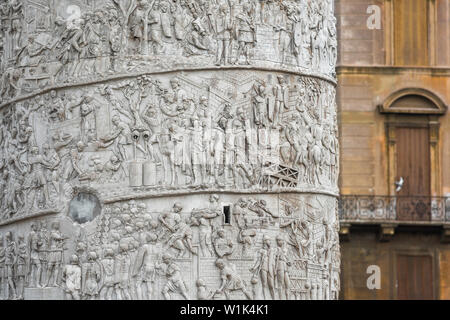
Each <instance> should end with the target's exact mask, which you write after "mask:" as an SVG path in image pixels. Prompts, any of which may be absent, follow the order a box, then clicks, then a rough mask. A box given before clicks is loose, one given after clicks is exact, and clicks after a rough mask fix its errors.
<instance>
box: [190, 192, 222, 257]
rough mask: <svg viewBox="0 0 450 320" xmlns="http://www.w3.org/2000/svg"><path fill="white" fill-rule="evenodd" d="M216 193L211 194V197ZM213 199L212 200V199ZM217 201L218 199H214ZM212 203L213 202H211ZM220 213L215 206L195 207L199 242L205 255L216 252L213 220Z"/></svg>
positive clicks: (194, 212) (193, 212) (193, 211)
mask: <svg viewBox="0 0 450 320" xmlns="http://www.w3.org/2000/svg"><path fill="white" fill-rule="evenodd" d="M212 197H214V195H211V198H212ZM216 197H217V196H216ZM210 201H211V200H210ZM213 201H216V200H213ZM210 203H211V202H210ZM219 215H220V211H218V210H214V208H211V207H210V208H208V209H193V210H192V216H193V217H194V218H195V219H197V225H198V228H199V243H200V250H201V252H202V254H203V256H206V253H207V252H208V253H209V255H210V256H212V255H213V254H214V250H213V245H212V238H211V236H212V229H213V228H214V225H213V226H212V221H213V220H214V219H215V218H217V217H218V216H219Z"/></svg>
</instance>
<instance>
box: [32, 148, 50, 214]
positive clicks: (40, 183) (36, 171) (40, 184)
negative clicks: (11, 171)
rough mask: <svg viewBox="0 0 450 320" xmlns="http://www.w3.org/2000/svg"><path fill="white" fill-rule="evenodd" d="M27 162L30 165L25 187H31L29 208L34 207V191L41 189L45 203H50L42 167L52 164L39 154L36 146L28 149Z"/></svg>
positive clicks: (48, 166)
mask: <svg viewBox="0 0 450 320" xmlns="http://www.w3.org/2000/svg"><path fill="white" fill-rule="evenodd" d="M28 164H29V165H30V174H29V180H28V184H27V186H26V187H28V188H30V189H32V192H31V200H30V199H29V200H28V203H29V205H30V208H33V207H34V201H35V199H36V193H37V192H38V191H39V190H40V189H42V191H43V194H44V199H45V205H47V206H48V205H49V204H50V195H49V192H48V185H47V179H46V178H45V174H44V169H45V168H49V169H50V168H52V165H51V164H50V163H48V162H47V161H46V160H45V159H44V157H43V156H42V155H40V154H39V148H38V147H32V148H31V150H30V156H28Z"/></svg>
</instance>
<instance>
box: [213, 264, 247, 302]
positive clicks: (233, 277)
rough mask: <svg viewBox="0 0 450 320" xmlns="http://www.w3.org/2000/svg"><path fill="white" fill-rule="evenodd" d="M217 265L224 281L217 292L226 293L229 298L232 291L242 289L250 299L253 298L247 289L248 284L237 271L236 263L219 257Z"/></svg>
mask: <svg viewBox="0 0 450 320" xmlns="http://www.w3.org/2000/svg"><path fill="white" fill-rule="evenodd" d="M216 267H217V268H219V270H220V279H221V281H222V283H221V285H220V287H219V289H217V290H216V293H218V294H225V297H226V298H227V300H229V299H230V293H231V292H234V291H241V292H242V293H243V294H244V295H245V296H246V297H247V299H248V300H252V296H251V294H250V292H248V290H247V285H246V283H245V281H244V280H242V278H241V276H240V275H239V273H238V272H237V270H236V266H235V265H234V264H232V263H229V262H228V263H227V262H226V261H225V260H223V259H220V258H219V259H217V261H216Z"/></svg>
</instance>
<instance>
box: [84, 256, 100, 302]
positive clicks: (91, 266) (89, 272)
mask: <svg viewBox="0 0 450 320" xmlns="http://www.w3.org/2000/svg"><path fill="white" fill-rule="evenodd" d="M101 279H102V268H101V265H100V264H99V262H98V259H97V253H96V252H95V251H90V252H89V253H88V256H87V262H85V263H83V265H82V285H81V292H82V296H83V298H84V299H86V300H96V299H98V295H99V292H100V282H101Z"/></svg>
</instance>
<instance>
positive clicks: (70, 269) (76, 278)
mask: <svg viewBox="0 0 450 320" xmlns="http://www.w3.org/2000/svg"><path fill="white" fill-rule="evenodd" d="M69 262H70V264H68V265H65V266H64V268H63V271H62V282H63V287H64V293H65V294H66V300H80V299H81V267H80V265H79V260H78V256H77V255H75V254H74V255H72V256H71V257H70V261H69Z"/></svg>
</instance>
